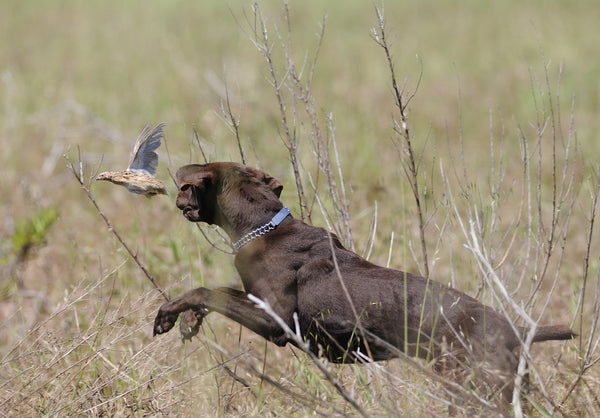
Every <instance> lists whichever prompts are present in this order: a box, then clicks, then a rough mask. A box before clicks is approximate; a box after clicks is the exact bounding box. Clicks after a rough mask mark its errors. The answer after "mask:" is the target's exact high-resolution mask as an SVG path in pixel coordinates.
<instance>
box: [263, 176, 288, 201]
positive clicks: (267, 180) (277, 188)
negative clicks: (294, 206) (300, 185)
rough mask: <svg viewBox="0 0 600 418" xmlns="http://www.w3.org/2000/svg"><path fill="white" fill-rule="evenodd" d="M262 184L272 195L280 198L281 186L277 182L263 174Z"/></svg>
mask: <svg viewBox="0 0 600 418" xmlns="http://www.w3.org/2000/svg"><path fill="white" fill-rule="evenodd" d="M263 182H264V183H265V184H266V185H267V186H269V187H270V188H271V190H273V193H275V195H276V196H277V197H279V196H281V191H282V190H283V184H281V183H279V181H278V180H277V179H276V178H275V177H272V176H270V175H268V174H267V173H264V178H263Z"/></svg>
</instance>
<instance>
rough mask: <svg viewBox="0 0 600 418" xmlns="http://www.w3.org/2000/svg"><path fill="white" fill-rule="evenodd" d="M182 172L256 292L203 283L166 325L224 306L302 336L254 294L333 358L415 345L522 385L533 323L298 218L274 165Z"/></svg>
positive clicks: (562, 329) (268, 332)
mask: <svg viewBox="0 0 600 418" xmlns="http://www.w3.org/2000/svg"><path fill="white" fill-rule="evenodd" d="M177 183H178V187H179V193H178V195H177V207H178V208H179V209H181V210H182V211H183V216H185V218H186V219H188V220H189V221H191V222H206V223H208V224H215V225H218V226H220V227H221V228H223V229H224V230H225V231H226V232H227V234H228V235H229V237H230V238H231V241H232V242H233V243H234V244H233V246H234V249H235V250H236V255H235V266H236V269H237V271H238V272H239V274H240V277H241V280H242V283H243V286H244V292H242V291H239V290H234V289H228V288H220V289H216V290H210V289H207V288H204V287H201V288H198V289H194V290H191V291H189V292H187V293H185V294H183V295H182V296H179V297H177V298H175V299H173V300H172V301H170V302H168V303H165V304H164V305H163V306H161V308H160V310H159V311H158V315H157V316H156V319H155V321H154V334H155V335H156V334H162V333H165V332H167V331H169V330H170V329H171V328H172V327H173V326H174V325H175V322H176V321H177V318H178V316H179V315H180V314H181V313H182V312H184V311H188V310H192V311H194V312H195V316H196V318H197V319H198V321H199V322H201V321H202V318H203V317H204V316H206V315H207V314H208V313H209V312H211V311H215V312H219V313H221V314H222V315H225V316H227V317H228V318H231V319H233V320H234V321H236V322H238V323H240V324H242V325H243V326H245V327H246V328H249V329H250V330H252V331H254V332H256V333H257V334H259V335H261V336H263V337H264V338H266V339H267V340H270V341H272V342H273V343H275V344H277V345H280V346H283V345H285V344H286V343H288V342H291V343H293V341H291V340H290V339H288V336H287V335H286V333H285V332H284V330H283V329H282V328H281V327H280V326H279V325H278V324H277V322H276V321H275V320H274V319H273V318H272V317H271V316H269V315H268V314H267V313H265V311H263V310H262V309H259V308H257V307H256V305H255V304H254V303H253V302H251V301H250V300H249V299H248V294H253V295H255V296H257V297H258V298H260V299H262V300H264V301H267V302H268V303H269V304H270V306H271V307H272V309H273V310H274V312H275V313H276V314H277V315H279V317H281V318H282V319H283V320H284V321H285V322H286V324H287V325H288V326H289V327H290V328H291V329H295V325H294V320H293V315H294V313H295V312H296V313H297V315H298V322H299V325H300V329H301V332H302V335H303V337H304V338H305V340H306V341H308V342H309V343H310V350H311V351H312V352H314V353H315V354H318V355H319V356H324V357H326V358H327V359H328V360H329V361H331V362H336V363H347V362H355V361H357V358H363V359H364V358H365V357H364V356H368V357H370V358H371V359H372V360H376V361H377V360H386V359H390V358H392V357H397V356H398V355H400V354H402V353H405V354H407V355H411V356H418V357H422V358H425V359H428V360H433V364H434V367H435V369H436V370H438V371H443V370H448V369H452V370H453V373H454V372H455V369H461V370H473V368H475V367H480V369H482V370H483V369H485V373H487V374H486V376H488V377H489V376H493V377H494V379H496V380H495V381H494V382H493V385H492V386H494V387H495V388H496V389H498V388H501V387H503V388H504V389H505V390H504V392H505V394H506V395H508V394H509V393H510V387H511V386H510V385H511V382H512V378H513V377H514V375H515V372H516V369H517V364H518V361H517V360H518V356H517V354H516V353H517V351H518V348H519V347H520V346H521V344H522V340H523V339H524V338H525V335H526V333H527V329H524V328H521V327H515V326H514V325H513V324H512V323H511V322H509V321H508V320H507V319H506V317H505V316H503V315H501V314H499V313H497V312H496V311H494V310H493V309H492V308H490V307H488V306H484V305H483V304H481V303H480V302H479V301H477V300H475V299H474V298H472V297H469V296H467V295H466V294H464V293H462V292H460V291H458V290H456V289H453V288H451V287H448V286H445V285H442V284H440V283H437V282H435V281H432V280H429V279H427V278H424V277H419V276H416V275H414V274H411V273H405V272H402V271H398V270H393V269H389V268H385V267H380V266H377V265H375V264H373V263H370V262H369V261H367V260H365V259H364V258H362V257H360V256H359V255H357V254H356V253H354V252H352V251H349V250H347V249H346V248H344V247H343V246H342V244H341V243H340V241H339V240H338V238H337V237H336V236H335V235H334V234H333V233H331V232H329V231H326V230H325V229H323V228H318V227H314V226H310V225H307V224H305V223H304V222H302V221H300V220H298V219H294V218H293V217H292V216H291V215H290V212H289V210H287V208H285V207H284V206H283V204H282V203H281V201H280V200H279V195H280V194H281V190H282V188H283V186H282V185H281V184H280V183H279V182H278V181H277V180H276V179H275V178H273V177H271V176H270V175H268V174H266V173H264V172H262V171H259V170H257V169H254V168H251V167H247V166H244V165H241V164H237V163H232V162H221V163H210V164H204V165H196V164H193V165H187V166H184V167H181V168H180V169H179V170H178V171H177ZM574 336H576V334H575V333H574V332H573V331H571V329H569V327H567V326H561V325H555V326H540V327H537V329H536V331H535V337H534V339H533V340H534V341H546V340H566V339H570V338H573V337H574ZM359 352H360V353H362V355H358V354H357V353H359ZM476 365H480V366H476ZM481 365H483V366H481ZM482 373H483V372H482ZM507 388H508V390H506V389H507Z"/></svg>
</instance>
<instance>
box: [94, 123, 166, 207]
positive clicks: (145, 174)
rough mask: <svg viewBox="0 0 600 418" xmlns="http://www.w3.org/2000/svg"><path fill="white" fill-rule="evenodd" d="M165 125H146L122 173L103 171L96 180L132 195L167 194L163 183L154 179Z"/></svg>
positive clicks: (148, 196)
mask: <svg viewBox="0 0 600 418" xmlns="http://www.w3.org/2000/svg"><path fill="white" fill-rule="evenodd" d="M164 126H165V123H164V122H162V123H159V124H158V125H156V126H155V127H154V128H152V127H151V126H150V125H146V126H145V127H144V129H143V130H142V132H140V134H139V136H138V138H137V140H136V141H135V145H134V146H133V149H132V150H131V155H130V156H129V165H128V166H127V168H126V169H125V170H123V171H105V172H103V173H100V174H99V175H98V177H96V180H107V181H110V182H112V183H114V184H119V185H121V186H124V187H126V188H127V190H129V191H130V192H132V193H136V194H141V195H144V196H146V197H147V198H150V197H152V196H154V195H157V194H167V188H166V187H165V185H164V183H163V182H162V181H160V180H158V179H157V178H155V177H154V175H155V174H156V168H157V167H158V154H157V153H156V149H157V148H158V147H160V140H161V138H162V137H163V127H164Z"/></svg>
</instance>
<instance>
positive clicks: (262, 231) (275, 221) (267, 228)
mask: <svg viewBox="0 0 600 418" xmlns="http://www.w3.org/2000/svg"><path fill="white" fill-rule="evenodd" d="M289 214H290V210H289V209H288V208H286V207H285V206H284V207H283V208H282V209H281V210H280V211H279V212H277V215H275V216H273V218H272V219H271V220H270V221H269V222H268V223H266V224H264V225H263V226H260V227H258V228H256V229H255V230H253V231H250V232H248V233H247V234H246V235H244V236H243V237H242V238H240V239H239V240H237V241H236V242H234V243H233V249H234V250H235V251H238V250H239V249H240V248H242V247H243V246H244V245H246V244H248V243H249V242H250V241H252V240H254V239H256V238H258V237H261V236H263V235H266V234H268V233H269V232H271V231H272V230H274V229H275V228H277V226H279V224H280V223H281V222H283V220H284V219H285V218H287V217H288V215H289Z"/></svg>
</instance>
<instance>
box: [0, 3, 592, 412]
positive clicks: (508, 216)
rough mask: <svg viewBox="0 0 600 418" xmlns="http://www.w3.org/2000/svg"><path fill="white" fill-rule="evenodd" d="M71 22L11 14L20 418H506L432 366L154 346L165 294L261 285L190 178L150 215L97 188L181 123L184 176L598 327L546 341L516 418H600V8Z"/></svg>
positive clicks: (2, 53)
mask: <svg viewBox="0 0 600 418" xmlns="http://www.w3.org/2000/svg"><path fill="white" fill-rule="evenodd" d="M52 3H54V4H52V6H50V4H48V5H46V9H45V10H44V9H41V8H40V7H38V6H37V5H36V4H33V3H32V4H29V3H28V2H18V1H9V2H5V3H3V4H2V5H1V6H0V12H1V13H0V31H1V32H0V34H1V36H2V39H4V40H5V41H4V44H3V45H1V47H2V48H1V49H0V75H1V85H0V97H1V98H2V99H3V102H4V103H3V110H2V113H0V145H1V146H2V150H3V152H2V153H1V154H0V164H1V167H2V168H1V170H2V171H1V173H2V181H1V182H0V215H1V221H0V238H1V240H0V327H1V330H0V331H1V335H2V337H1V338H0V414H2V415H6V416H16V415H22V416H31V415H51V416H56V415H60V416H65V415H67V416H68V415H94V416H96V415H109V416H113V415H127V416H129V415H135V416H147V415H177V416H198V415H229V414H231V415H253V416H254V415H256V416H258V415H260V416H264V415H273V416H276V415H286V416H287V415H299V416H302V415H309V414H314V415H331V414H334V415H346V414H348V415H359V414H363V415H409V416H435V415H443V414H447V413H448V412H449V411H453V412H456V413H458V414H463V413H474V414H477V415H479V414H489V413H492V414H494V413H497V409H496V406H495V405H494V404H493V402H488V401H486V400H485V399H481V398H480V397H479V396H478V395H477V393H472V392H469V391H465V390H462V389H461V388H458V387H453V386H452V385H448V382H444V381H443V379H440V378H439V377H437V376H435V375H434V374H433V373H432V371H431V368H430V366H429V365H427V364H424V363H422V362H420V361H415V360H412V359H398V360H394V361H390V362H385V363H378V364H368V365H352V366H337V365H327V364H315V361H314V359H311V358H310V357H309V356H307V355H306V354H304V353H302V352H301V351H300V350H298V349H293V348H290V347H284V348H277V347H275V346H273V345H270V344H267V343H265V342H264V341H263V340H261V339H260V338H259V337H257V336H255V335H252V334H251V333H249V332H248V331H246V330H244V329H242V328H241V327H240V326H239V325H237V324H235V323H233V322H231V321H228V320H226V319H225V318H223V317H222V316H219V315H217V314H212V315H210V316H209V317H208V318H207V319H206V320H205V323H204V325H203V327H202V330H201V332H200V334H199V335H198V337H197V338H195V339H194V340H193V341H192V342H190V343H186V344H181V342H180V340H179V335H178V333H177V332H176V331H173V332H170V333H169V334H167V335H165V336H160V337H157V338H152V332H151V322H152V320H153V318H154V314H155V312H156V310H157V308H158V307H159V306H160V304H161V303H162V302H163V301H164V298H163V295H162V294H161V293H160V292H159V291H157V290H156V289H155V288H154V287H153V284H152V283H151V281H150V280H148V279H149V278H153V279H155V280H156V283H157V285H158V286H159V287H161V288H162V289H164V290H165V292H166V293H167V294H169V295H176V294H178V293H181V292H183V291H184V290H186V289H189V288H191V287H197V286H199V285H203V286H204V285H205V286H209V287H216V286H223V285H229V286H234V287H235V286H239V282H238V280H237V278H236V273H235V270H234V268H233V266H232V259H231V255H229V254H228V253H227V252H228V250H227V248H228V243H227V242H225V241H223V240H222V238H221V235H220V234H219V231H215V230H213V229H212V228H210V227H206V226H204V227H202V228H201V229H199V228H197V227H196V226H195V225H191V224H189V223H187V221H185V220H184V219H183V217H181V216H180V214H179V213H177V210H176V208H175V207H174V204H173V196H174V194H175V193H176V190H175V187H174V185H173V183H172V182H170V183H169V193H170V196H168V197H159V198H154V199H153V200H151V201H148V200H146V199H142V198H137V197H136V196H133V195H131V194H128V193H127V192H126V191H125V190H124V189H121V188H117V187H111V185H109V184H96V183H94V182H93V181H92V179H93V178H94V175H95V173H96V172H97V171H98V170H100V168H106V167H119V166H122V165H124V164H125V163H126V161H127V156H128V150H129V147H130V146H131V143H132V141H133V138H134V136H135V135H136V133H137V132H138V131H139V128H140V127H141V126H142V125H143V124H144V123H146V122H151V123H155V122H159V121H163V120H165V121H167V123H168V125H167V129H166V136H167V139H166V143H165V144H164V146H163V147H162V148H161V149H160V155H161V166H160V167H159V173H158V176H159V177H161V178H162V179H164V180H167V179H169V177H170V174H171V173H173V172H174V170H176V169H177V167H179V166H180V165H182V164H184V163H187V162H190V161H192V162H202V161H205V160H211V161H216V160H235V161H244V162H247V163H248V164H250V165H254V166H259V167H260V168H262V169H263V170H265V171H267V172H269V173H271V174H273V175H274V176H275V177H277V178H278V179H280V180H281V182H282V183H284V185H285V186H286V188H285V189H284V193H283V195H282V198H283V200H284V201H285V202H286V204H287V206H288V207H290V208H291V209H292V211H293V213H294V215H295V216H296V217H300V218H303V219H305V220H306V221H307V222H312V223H314V224H316V225H323V226H327V227H329V228H330V229H332V230H335V231H336V232H337V233H338V234H339V235H340V237H341V238H342V240H343V241H344V242H345V243H346V244H347V245H348V246H351V247H352V248H354V250H355V251H357V252H358V253H360V254H363V255H365V256H366V257H368V258H369V259H370V260H372V261H374V262H376V263H379V264H384V265H390V266H392V267H397V268H402V269H405V270H409V271H415V272H421V273H422V274H427V273H428V274H429V275H430V276H431V277H432V278H434V279H436V280H438V281H441V282H444V283H451V284H452V285H453V286H455V287H457V288H459V289H461V290H464V291H466V292H467V293H469V294H471V295H473V296H476V297H478V298H480V299H481V300H484V301H485V302H486V303H487V304H489V305H492V306H494V307H495V308H497V309H498V310H500V311H502V312H504V313H505V314H506V315H507V316H508V317H509V318H511V319H512V320H513V321H514V322H515V323H517V324H519V325H526V324H536V323H539V324H553V323H569V324H572V325H573V327H574V329H575V330H577V332H578V333H580V334H581V337H580V338H579V339H577V340H576V341H572V342H566V343H559V342H552V343H545V344H539V345H534V346H531V347H530V345H529V344H527V341H526V342H525V343H526V344H525V346H526V349H525V350H524V354H523V360H525V359H527V360H528V364H529V367H530V370H529V372H530V379H531V386H532V387H531V388H528V389H529V390H524V391H523V394H524V395H523V396H522V397H519V396H517V397H515V400H516V401H517V402H516V403H515V409H514V411H513V413H514V414H515V415H521V414H532V415H552V414H555V415H566V416H575V415H577V416H581V415H590V416H594V415H598V414H600V399H599V398H598V394H597V393H598V390H597V388H598V387H599V386H600V365H599V364H598V363H599V359H600V348H599V347H598V345H599V343H600V330H598V325H600V324H599V317H600V280H599V276H600V270H599V263H598V261H599V257H600V240H599V239H598V236H597V235H598V232H597V231H596V229H597V227H598V225H596V224H597V216H598V213H597V212H598V210H599V208H598V193H599V190H600V177H599V174H598V170H599V169H598V166H597V163H596V161H597V159H598V155H599V150H598V145H597V142H596V141H595V139H596V138H595V136H594V133H595V132H597V130H598V122H597V121H596V120H595V119H596V118H595V116H596V114H597V110H598V109H597V107H598V99H597V98H598V91H597V81H596V80H597V77H598V69H597V68H595V67H594V64H593V62H592V63H588V64H589V65H587V64H586V65H583V64H582V63H583V62H587V61H588V60H589V59H590V56H592V54H593V52H594V48H596V47H597V46H596V45H595V44H594V42H593V39H594V37H593V36H591V35H590V34H586V33H585V32H584V31H585V30H586V29H585V28H586V27H587V30H590V29H589V28H593V27H595V26H594V23H593V22H594V21H593V13H589V10H590V9H591V10H595V9H596V8H597V6H595V4H594V3H593V2H581V3H579V4H578V5H577V6H572V7H571V6H569V7H568V10H567V6H561V5H559V4H558V3H556V4H555V3H552V4H549V3H547V2H533V3H530V4H528V5H526V6H524V5H521V4H520V3H519V2H516V1H515V2H512V1H509V2H503V3H502V4H500V5H494V6H486V7H489V8H483V6H481V5H479V3H477V2H473V4H468V5H463V7H464V9H463V10H457V9H456V8H455V6H454V5H449V4H446V2H436V1H423V2H417V3H418V4H410V5H386V10H385V14H383V11H382V9H381V8H380V9H378V10H379V13H381V14H380V15H378V13H377V12H376V9H375V8H374V7H373V5H372V4H371V3H370V2H364V3H365V4H363V2H359V1H349V2H346V3H345V5H344V6H343V7H342V6H335V5H329V6H324V5H322V4H321V2H316V1H315V2H312V1H308V2H305V3H303V5H292V7H291V10H290V9H288V7H287V6H285V5H284V4H282V3H279V2H277V3H276V4H273V5H270V6H267V5H261V7H259V6H257V5H248V4H238V3H237V2H233V3H232V4H230V5H229V6H224V5H223V4H222V2H220V1H215V2H210V1H209V2H172V3H171V2H165V3H158V4H154V5H152V6H144V5H142V4H141V3H140V4H136V3H134V2H131V3H130V2H126V3H125V4H123V5H122V4H121V3H120V2H97V3H87V2H85V3H80V2H74V1H60V2H58V1H57V2H52ZM586 3H589V4H586ZM586 7H587V8H586ZM563 8H564V10H563ZM325 12H327V15H328V16H327V18H326V19H323V18H322V16H323V15H324V13H325ZM9 16H10V17H9ZM378 16H380V17H381V20H380V19H378ZM383 16H385V22H386V25H383V24H382V23H383ZM586 22H587V23H586ZM588 23H589V24H588ZM498 34H502V36H499V35H498ZM7 39H14V41H11V42H10V43H8V41H6V40H7ZM416 54H418V56H417V58H416V59H415V55H416ZM563 60H564V61H563ZM562 62H565V63H566V65H564V64H562ZM394 80H395V81H394ZM63 154H64V155H66V159H65V158H64V157H63ZM101 215H103V216H104V217H103V216H101ZM109 226H110V227H109ZM205 236H206V237H207V238H208V240H207V239H205ZM215 247H217V248H215ZM220 249H224V250H225V251H220ZM136 261H137V262H136ZM141 267H143V268H141ZM144 269H146V271H144ZM524 365H525V363H524V362H523V366H524ZM523 371H524V367H522V368H521V369H520V372H523ZM521 400H522V401H521Z"/></svg>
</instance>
